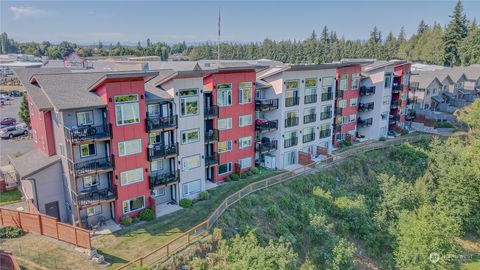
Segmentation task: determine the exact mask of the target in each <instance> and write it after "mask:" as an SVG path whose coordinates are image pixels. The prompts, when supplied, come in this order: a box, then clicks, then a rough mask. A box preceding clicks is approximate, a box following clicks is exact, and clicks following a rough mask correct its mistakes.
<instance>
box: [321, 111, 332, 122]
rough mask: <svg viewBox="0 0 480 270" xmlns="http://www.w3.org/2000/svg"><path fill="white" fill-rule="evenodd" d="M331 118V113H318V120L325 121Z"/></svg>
mask: <svg viewBox="0 0 480 270" xmlns="http://www.w3.org/2000/svg"><path fill="white" fill-rule="evenodd" d="M330 118H332V111H326V112H321V113H320V120H326V119H330Z"/></svg>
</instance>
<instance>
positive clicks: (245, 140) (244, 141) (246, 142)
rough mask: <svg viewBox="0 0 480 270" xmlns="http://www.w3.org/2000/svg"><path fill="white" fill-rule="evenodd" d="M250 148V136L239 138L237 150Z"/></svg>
mask: <svg viewBox="0 0 480 270" xmlns="http://www.w3.org/2000/svg"><path fill="white" fill-rule="evenodd" d="M250 146H252V136H247V137H241V138H240V139H238V148H239V149H243V148H246V147H250Z"/></svg>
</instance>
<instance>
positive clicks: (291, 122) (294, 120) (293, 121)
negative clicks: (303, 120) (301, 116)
mask: <svg viewBox="0 0 480 270" xmlns="http://www.w3.org/2000/svg"><path fill="white" fill-rule="evenodd" d="M297 125H298V117H289V118H286V119H285V127H286V128H287V127H293V126H297Z"/></svg>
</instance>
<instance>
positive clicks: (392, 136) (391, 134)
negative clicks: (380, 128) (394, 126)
mask: <svg viewBox="0 0 480 270" xmlns="http://www.w3.org/2000/svg"><path fill="white" fill-rule="evenodd" d="M397 136H398V133H397V132H395V131H393V130H389V131H388V133H387V137H388V138H390V139H392V138H395V137H397Z"/></svg>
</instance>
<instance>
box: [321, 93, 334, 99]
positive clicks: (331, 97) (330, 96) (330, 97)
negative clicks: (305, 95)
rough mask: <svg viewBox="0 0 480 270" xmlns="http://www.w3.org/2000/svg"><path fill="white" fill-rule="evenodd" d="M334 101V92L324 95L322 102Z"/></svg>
mask: <svg viewBox="0 0 480 270" xmlns="http://www.w3.org/2000/svg"><path fill="white" fill-rule="evenodd" d="M332 99H333V92H327V93H322V101H328V100H332Z"/></svg>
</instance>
